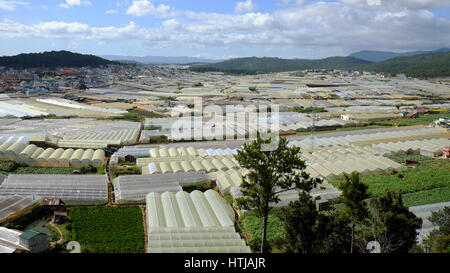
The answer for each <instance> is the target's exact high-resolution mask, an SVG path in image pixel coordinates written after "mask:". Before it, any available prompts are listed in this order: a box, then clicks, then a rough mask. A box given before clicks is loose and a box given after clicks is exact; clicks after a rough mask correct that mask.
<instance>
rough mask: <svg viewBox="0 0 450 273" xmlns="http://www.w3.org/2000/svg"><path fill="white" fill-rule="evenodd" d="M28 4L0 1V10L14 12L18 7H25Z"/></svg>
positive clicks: (7, 0) (6, 0)
mask: <svg viewBox="0 0 450 273" xmlns="http://www.w3.org/2000/svg"><path fill="white" fill-rule="evenodd" d="M28 4H29V3H28V2H21V1H10V0H0V9H3V10H15V9H16V8H17V7H18V6H26V5H28Z"/></svg>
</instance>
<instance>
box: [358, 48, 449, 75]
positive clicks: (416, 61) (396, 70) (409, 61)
mask: <svg viewBox="0 0 450 273" xmlns="http://www.w3.org/2000/svg"><path fill="white" fill-rule="evenodd" d="M357 69H360V70H364V71H375V72H386V73H391V74H406V76H408V77H414V78H432V77H447V76H450V52H437V53H428V54H421V55H414V56H409V57H398V58H394V59H389V60H387V61H384V62H379V63H372V64H369V65H364V66H360V67H357Z"/></svg>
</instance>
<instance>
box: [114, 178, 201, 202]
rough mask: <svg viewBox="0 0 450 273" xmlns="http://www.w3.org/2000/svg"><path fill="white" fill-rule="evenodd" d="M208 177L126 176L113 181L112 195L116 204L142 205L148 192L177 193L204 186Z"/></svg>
mask: <svg viewBox="0 0 450 273" xmlns="http://www.w3.org/2000/svg"><path fill="white" fill-rule="evenodd" d="M209 182H210V178H209V176H207V175H205V174H203V173H198V172H190V173H168V174H153V175H128V176H119V177H117V178H116V179H114V181H113V184H114V195H115V200H116V202H117V203H120V204H127V203H144V202H145V197H146V196H147V194H148V193H149V192H157V193H163V192H178V191H182V190H183V189H182V187H192V186H205V185H207V184H208V183H209Z"/></svg>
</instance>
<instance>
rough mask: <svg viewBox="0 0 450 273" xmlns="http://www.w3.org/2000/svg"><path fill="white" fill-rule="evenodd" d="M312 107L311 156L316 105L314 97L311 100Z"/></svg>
mask: <svg viewBox="0 0 450 273" xmlns="http://www.w3.org/2000/svg"><path fill="white" fill-rule="evenodd" d="M312 103H313V107H312V117H311V118H312V123H311V154H313V153H314V129H315V128H314V127H315V126H316V103H315V100H314V97H313V99H312Z"/></svg>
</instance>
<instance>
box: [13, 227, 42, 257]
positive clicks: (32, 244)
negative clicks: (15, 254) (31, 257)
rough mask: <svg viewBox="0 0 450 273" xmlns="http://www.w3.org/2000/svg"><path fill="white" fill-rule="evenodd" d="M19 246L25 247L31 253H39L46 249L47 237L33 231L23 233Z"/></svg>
mask: <svg viewBox="0 0 450 273" xmlns="http://www.w3.org/2000/svg"><path fill="white" fill-rule="evenodd" d="M19 238H20V245H22V246H24V247H26V248H27V249H28V250H30V252H31V253H39V252H42V251H44V250H46V249H47V248H48V240H47V235H46V234H44V233H41V232H37V231H34V230H29V231H25V232H24V233H22V234H21V235H20V236H19Z"/></svg>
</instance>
